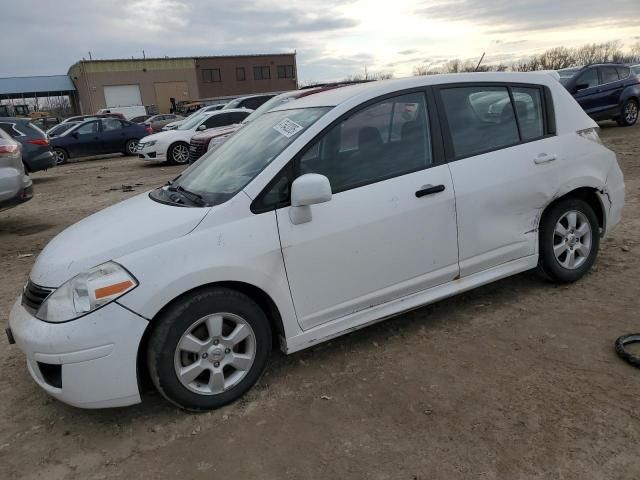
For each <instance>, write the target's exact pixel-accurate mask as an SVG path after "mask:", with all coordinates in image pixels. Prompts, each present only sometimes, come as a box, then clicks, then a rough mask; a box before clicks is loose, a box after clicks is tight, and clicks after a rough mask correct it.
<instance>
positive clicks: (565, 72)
mask: <svg viewBox="0 0 640 480" xmlns="http://www.w3.org/2000/svg"><path fill="white" fill-rule="evenodd" d="M579 71H580V69H579V68H564V69H562V70H558V75H560V83H561V84H562V85H564V86H565V87H566V86H567V84H568V83H569V80H571V79H572V78H573V77H575V76H576V73H578V72H579Z"/></svg>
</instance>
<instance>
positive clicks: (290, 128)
mask: <svg viewBox="0 0 640 480" xmlns="http://www.w3.org/2000/svg"><path fill="white" fill-rule="evenodd" d="M303 128H304V127H303V126H302V125H298V124H297V123H296V122H294V121H291V120H289V119H288V118H285V119H284V120H281V121H279V122H278V123H277V124H275V125H274V127H273V129H274V130H275V131H276V132H278V133H280V134H281V135H284V136H285V137H287V138H291V137H293V136H294V135H295V134H296V133H298V132H299V131H300V130H302V129H303Z"/></svg>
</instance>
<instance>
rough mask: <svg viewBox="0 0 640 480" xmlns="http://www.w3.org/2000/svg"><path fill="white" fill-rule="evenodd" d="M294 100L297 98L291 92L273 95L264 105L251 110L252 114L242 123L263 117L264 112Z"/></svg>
mask: <svg viewBox="0 0 640 480" xmlns="http://www.w3.org/2000/svg"><path fill="white" fill-rule="evenodd" d="M293 100H295V98H294V95H293V94H290V93H289V94H287V93H285V94H282V95H278V96H277V97H273V98H271V99H269V100H267V101H266V102H265V103H263V104H262V105H260V106H259V107H258V108H256V109H255V110H254V111H253V112H251V114H250V115H249V116H248V117H247V118H245V119H244V120H243V121H242V123H251V122H253V121H254V120H255V119H257V118H258V117H261V116H262V115H263V114H264V113H266V112H268V111H269V110H272V109H274V108H276V107H278V106H280V105H282V104H283V103H287V102H291V101H293Z"/></svg>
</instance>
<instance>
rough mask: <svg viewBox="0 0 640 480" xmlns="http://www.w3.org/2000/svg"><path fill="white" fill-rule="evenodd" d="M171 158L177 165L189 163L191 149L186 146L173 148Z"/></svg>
mask: <svg viewBox="0 0 640 480" xmlns="http://www.w3.org/2000/svg"><path fill="white" fill-rule="evenodd" d="M171 156H172V158H173V161H174V162H176V163H187V162H188V161H189V148H188V147H187V146H186V145H181V144H180V145H176V146H175V147H173V153H172V155H171Z"/></svg>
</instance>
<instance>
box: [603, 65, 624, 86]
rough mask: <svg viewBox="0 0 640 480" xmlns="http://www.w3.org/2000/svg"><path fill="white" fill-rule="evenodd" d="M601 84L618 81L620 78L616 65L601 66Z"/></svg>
mask: <svg viewBox="0 0 640 480" xmlns="http://www.w3.org/2000/svg"><path fill="white" fill-rule="evenodd" d="M600 76H601V77H602V78H601V82H600V83H601V84H605V83H612V82H617V81H618V80H620V77H619V76H618V70H616V67H600Z"/></svg>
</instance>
